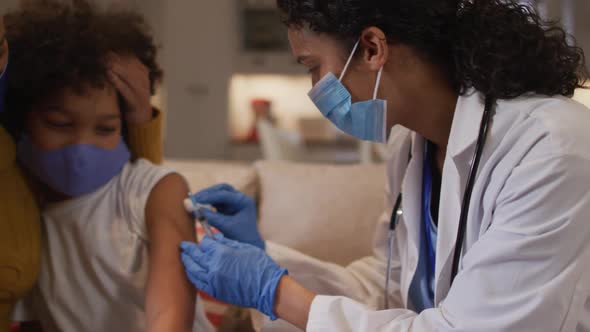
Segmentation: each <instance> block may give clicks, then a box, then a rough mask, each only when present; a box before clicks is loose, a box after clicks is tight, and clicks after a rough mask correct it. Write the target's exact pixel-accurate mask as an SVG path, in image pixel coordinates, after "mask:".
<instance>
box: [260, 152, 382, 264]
mask: <svg viewBox="0 0 590 332" xmlns="http://www.w3.org/2000/svg"><path fill="white" fill-rule="evenodd" d="M255 167H256V169H257V170H258V176H259V179H260V195H261V206H260V230H261V233H262V235H263V237H264V238H265V239H267V240H271V241H273V242H277V243H279V244H283V245H286V246H289V247H291V248H294V249H296V250H298V251H301V252H303V253H306V254H308V255H311V256H313V257H316V258H319V259H322V260H327V261H330V262H334V263H337V264H341V265H346V264H348V263H350V262H352V261H354V260H356V259H358V258H361V257H364V256H366V255H369V254H371V252H372V243H373V241H372V240H373V232H374V230H375V224H376V222H377V220H378V218H379V216H380V214H382V213H383V209H384V188H385V181H386V180H385V168H384V167H385V166H384V165H354V166H332V165H318V164H296V163H285V162H268V161H264V162H258V163H256V164H255Z"/></svg>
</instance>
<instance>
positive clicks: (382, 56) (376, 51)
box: [359, 27, 389, 71]
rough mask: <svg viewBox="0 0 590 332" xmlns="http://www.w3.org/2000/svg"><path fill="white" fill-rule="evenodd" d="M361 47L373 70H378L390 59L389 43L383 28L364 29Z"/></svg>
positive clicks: (364, 58)
mask: <svg viewBox="0 0 590 332" xmlns="http://www.w3.org/2000/svg"><path fill="white" fill-rule="evenodd" d="M359 48H360V49H361V50H362V53H361V55H362V58H363V60H364V62H365V63H366V64H367V65H368V66H369V69H370V70H372V71H378V70H379V69H381V67H383V66H384V65H385V63H387V60H388V59H389V44H388V43H387V37H386V36H385V33H384V32H383V30H381V29H379V28H377V27H369V28H366V29H365V30H363V32H362V34H361V39H360V45H359Z"/></svg>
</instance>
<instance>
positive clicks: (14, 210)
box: [0, 112, 162, 332]
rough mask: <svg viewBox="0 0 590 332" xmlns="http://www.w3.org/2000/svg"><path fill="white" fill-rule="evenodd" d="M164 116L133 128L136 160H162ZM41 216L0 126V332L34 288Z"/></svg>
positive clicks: (38, 261) (7, 328)
mask: <svg viewBox="0 0 590 332" xmlns="http://www.w3.org/2000/svg"><path fill="white" fill-rule="evenodd" d="M161 118H162V116H161V114H160V113H159V112H158V113H157V115H156V117H155V118H154V119H153V120H152V121H151V122H150V123H148V124H145V125H142V126H137V127H130V128H129V137H128V140H129V146H130V149H131V150H132V152H133V155H134V156H135V157H142V158H146V159H149V160H151V161H152V162H154V163H161V161H162V136H161V132H162V131H161V127H162V120H161ZM40 248H41V227H40V213H39V208H38V207H37V205H36V201H35V197H34V196H33V193H32V191H31V190H30V188H29V187H28V186H27V182H26V179H25V177H24V174H23V173H22V171H21V170H20V169H19V168H18V166H17V163H16V151H15V145H14V143H13V141H12V139H11V137H10V136H9V135H8V134H7V133H6V131H5V130H4V129H3V128H2V127H0V332H8V331H9V324H10V316H11V314H12V310H13V309H14V305H15V304H16V302H17V301H18V300H19V299H20V298H22V297H23V296H25V294H26V293H27V292H28V291H29V290H30V289H31V288H32V287H33V285H34V283H35V281H36V279H37V275H38V273H39V266H40Z"/></svg>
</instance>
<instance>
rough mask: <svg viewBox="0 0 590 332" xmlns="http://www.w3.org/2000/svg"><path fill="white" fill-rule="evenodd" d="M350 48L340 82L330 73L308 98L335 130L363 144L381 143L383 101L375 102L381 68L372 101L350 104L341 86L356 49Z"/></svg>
mask: <svg viewBox="0 0 590 332" xmlns="http://www.w3.org/2000/svg"><path fill="white" fill-rule="evenodd" d="M359 43H360V40H359V41H358V42H357V43H356V44H355V45H354V48H353V49H352V53H351V54H350V57H349V58H348V61H347V62H346V65H345V66H344V69H343V70H342V74H341V75H340V78H336V76H335V75H334V74H333V73H328V74H327V75H326V76H324V77H323V78H322V79H321V80H320V81H319V82H318V83H317V84H316V85H315V86H314V87H313V88H312V89H311V91H310V92H309V98H311V100H312V101H313V103H314V104H315V105H316V107H317V108H318V109H319V110H320V112H321V113H322V114H323V115H324V116H325V117H326V118H328V120H330V121H331V122H332V123H333V124H334V125H335V126H336V127H338V129H340V130H342V131H343V132H345V133H347V134H349V135H351V136H353V137H356V138H358V139H360V140H364V141H372V142H377V143H385V142H386V141H387V127H386V124H387V121H386V120H387V101H386V100H383V99H377V91H378V90H379V84H380V83H381V74H382V73H383V67H381V69H380V70H379V73H378V74H377V82H376V83H375V91H374V92H373V100H367V101H363V102H358V103H352V96H351V94H350V92H349V91H348V90H347V89H346V87H345V86H344V85H343V84H342V78H343V77H344V75H345V74H346V71H347V70H348V67H349V66H350V63H351V61H352V58H353V57H354V54H355V52H356V50H357V48H358V46H359Z"/></svg>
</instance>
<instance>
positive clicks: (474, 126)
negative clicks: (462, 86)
mask: <svg viewBox="0 0 590 332" xmlns="http://www.w3.org/2000/svg"><path fill="white" fill-rule="evenodd" d="M484 108H485V97H484V96H483V95H482V94H481V93H479V92H477V91H475V90H471V91H469V92H468V93H467V94H466V95H464V96H459V98H458V100H457V106H456V108H455V115H454V116H453V124H452V127H451V134H450V136H449V143H448V146H447V151H448V153H449V155H450V156H451V157H452V158H453V159H455V158H456V157H458V156H460V155H462V154H463V153H464V152H473V149H474V147H475V143H476V142H477V137H478V134H479V127H480V124H481V118H482V116H483V112H484Z"/></svg>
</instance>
